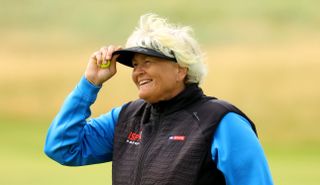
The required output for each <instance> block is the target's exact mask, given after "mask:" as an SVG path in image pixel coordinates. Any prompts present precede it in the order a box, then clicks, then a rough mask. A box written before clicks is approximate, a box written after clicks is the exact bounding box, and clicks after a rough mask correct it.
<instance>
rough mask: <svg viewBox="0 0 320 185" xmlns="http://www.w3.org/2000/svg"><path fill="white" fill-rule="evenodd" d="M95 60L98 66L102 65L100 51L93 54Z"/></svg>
mask: <svg viewBox="0 0 320 185" xmlns="http://www.w3.org/2000/svg"><path fill="white" fill-rule="evenodd" d="M95 58H96V60H97V65H98V66H100V65H101V64H102V53H101V52H100V51H97V52H96V53H95Z"/></svg>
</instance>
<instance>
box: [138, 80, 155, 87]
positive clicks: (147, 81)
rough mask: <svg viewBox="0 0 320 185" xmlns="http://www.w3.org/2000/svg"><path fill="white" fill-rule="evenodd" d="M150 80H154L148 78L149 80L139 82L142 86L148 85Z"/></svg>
mask: <svg viewBox="0 0 320 185" xmlns="http://www.w3.org/2000/svg"><path fill="white" fill-rule="evenodd" d="M150 82H152V80H151V79H147V80H141V81H139V82H138V84H139V87H141V86H143V85H146V84H148V83H150Z"/></svg>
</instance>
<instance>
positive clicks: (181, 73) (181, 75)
mask: <svg viewBox="0 0 320 185" xmlns="http://www.w3.org/2000/svg"><path fill="white" fill-rule="evenodd" d="M187 74H188V68H186V67H181V66H178V76H177V78H178V79H177V80H178V81H185V78H186V77H187Z"/></svg>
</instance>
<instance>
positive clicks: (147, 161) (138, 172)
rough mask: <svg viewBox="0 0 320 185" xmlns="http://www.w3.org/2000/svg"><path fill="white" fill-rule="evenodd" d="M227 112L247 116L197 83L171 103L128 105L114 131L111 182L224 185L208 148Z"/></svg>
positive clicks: (160, 184) (148, 184) (159, 184)
mask: <svg viewBox="0 0 320 185" xmlns="http://www.w3.org/2000/svg"><path fill="white" fill-rule="evenodd" d="M228 112H235V113H237V114H240V115H242V116H244V117H245V118H247V116H246V115H244V114H243V113H242V112H241V111H240V110H239V109H237V108H236V107H234V106H233V105H231V104H229V103H227V102H225V101H221V100H217V99H215V98H211V97H208V96H205V95H204V94H203V92H202V90H201V89H200V88H199V87H198V86H197V85H196V84H191V85H188V86H187V88H186V89H185V90H184V91H183V92H182V93H180V94H179V95H177V96H176V97H174V98H173V99H171V100H169V101H165V102H160V103H157V104H153V105H151V104H148V103H146V102H144V101H143V100H137V101H134V102H130V103H128V104H127V105H126V106H124V107H123V109H122V111H121V112H120V115H119V119H118V123H117V125H116V128H115V135H114V150H113V160H112V161H113V162H112V180H113V184H114V185H209V184H210V185H214V184H217V185H222V184H225V179H224V176H223V174H222V173H221V171H219V170H218V169H217V167H216V164H215V163H214V162H213V161H212V156H211V144H212V138H213V135H214V132H215V130H216V128H217V126H218V124H219V122H220V121H221V119H222V118H223V116H224V115H225V114H227V113H228ZM247 119H248V121H249V122H250V123H251V125H252V129H253V130H254V131H255V132H256V130H255V127H254V124H253V123H252V122H251V121H250V119H249V118H247Z"/></svg>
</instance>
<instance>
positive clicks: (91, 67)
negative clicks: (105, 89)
mask: <svg viewBox="0 0 320 185" xmlns="http://www.w3.org/2000/svg"><path fill="white" fill-rule="evenodd" d="M119 49H121V47H115V46H113V45H110V46H105V47H102V48H101V49H100V50H99V51H96V52H94V53H93V54H92V55H91V56H90V58H89V62H88V66H87V69H86V71H85V77H86V79H87V80H89V81H90V82H91V83H93V84H95V85H102V84H103V83H104V82H105V81H107V80H109V79H110V78H111V77H112V76H114V75H115V74H116V72H117V68H116V59H117V57H118V55H115V56H113V57H112V53H113V52H115V51H117V50H119ZM108 60H111V64H110V66H109V67H107V68H101V67H100V65H101V64H106V63H107V61H108Z"/></svg>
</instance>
